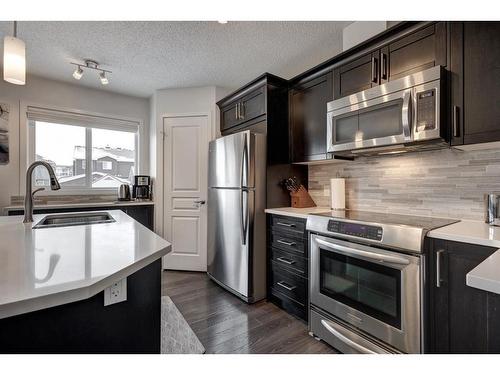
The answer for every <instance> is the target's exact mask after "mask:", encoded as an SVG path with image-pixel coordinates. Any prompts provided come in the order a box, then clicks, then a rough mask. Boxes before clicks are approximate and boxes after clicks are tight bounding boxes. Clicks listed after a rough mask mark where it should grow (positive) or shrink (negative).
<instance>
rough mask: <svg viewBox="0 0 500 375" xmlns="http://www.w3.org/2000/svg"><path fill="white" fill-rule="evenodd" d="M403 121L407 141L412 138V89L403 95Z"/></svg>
mask: <svg viewBox="0 0 500 375" xmlns="http://www.w3.org/2000/svg"><path fill="white" fill-rule="evenodd" d="M401 123H402V124H403V135H404V137H405V140H406V141H410V140H411V128H410V124H411V91H406V92H405V93H404V95H403V108H402V110H401Z"/></svg>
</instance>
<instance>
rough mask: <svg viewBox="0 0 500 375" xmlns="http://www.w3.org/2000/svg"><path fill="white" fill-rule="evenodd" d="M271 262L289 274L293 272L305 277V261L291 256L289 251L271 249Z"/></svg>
mask: <svg viewBox="0 0 500 375" xmlns="http://www.w3.org/2000/svg"><path fill="white" fill-rule="evenodd" d="M271 260H272V261H273V262H274V263H276V264H279V265H281V266H282V267H283V268H286V269H287V270H289V271H291V272H294V273H296V274H298V275H300V276H303V277H307V274H308V264H307V259H306V258H304V257H301V256H298V255H295V254H292V253H291V252H289V251H283V250H280V249H276V248H272V249H271Z"/></svg>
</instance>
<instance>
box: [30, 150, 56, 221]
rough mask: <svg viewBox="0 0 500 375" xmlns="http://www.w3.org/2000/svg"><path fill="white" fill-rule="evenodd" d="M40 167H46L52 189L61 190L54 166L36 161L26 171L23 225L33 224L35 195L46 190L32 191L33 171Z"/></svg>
mask: <svg viewBox="0 0 500 375" xmlns="http://www.w3.org/2000/svg"><path fill="white" fill-rule="evenodd" d="M39 165H42V166H44V167H45V168H46V169H47V171H48V172H49V178H50V189H51V190H59V189H60V188H61V185H59V181H57V177H56V174H55V173H54V169H52V166H51V165H50V164H49V163H47V162H45V161H40V160H38V161H35V162H34V163H32V164H31V165H30V166H29V167H28V170H27V171H26V195H25V196H24V220H23V223H32V222H33V197H34V195H35V193H37V192H38V191H41V190H45V188H38V189H36V190H35V191H33V192H32V191H31V189H32V182H31V178H32V174H33V170H34V169H35V168H36V167H38V166H39Z"/></svg>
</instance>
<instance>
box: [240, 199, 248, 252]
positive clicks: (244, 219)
mask: <svg viewBox="0 0 500 375" xmlns="http://www.w3.org/2000/svg"><path fill="white" fill-rule="evenodd" d="M240 205H241V217H240V228H241V243H242V244H243V245H246V243H247V229H248V191H247V190H241V193H240Z"/></svg>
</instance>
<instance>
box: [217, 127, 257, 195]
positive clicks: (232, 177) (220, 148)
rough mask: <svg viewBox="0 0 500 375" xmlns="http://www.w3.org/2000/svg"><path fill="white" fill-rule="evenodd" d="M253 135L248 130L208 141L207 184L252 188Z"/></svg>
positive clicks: (253, 182)
mask: <svg viewBox="0 0 500 375" xmlns="http://www.w3.org/2000/svg"><path fill="white" fill-rule="evenodd" d="M254 145H255V135H254V134H252V133H250V131H244V132H240V133H236V134H231V135H227V136H225V137H222V138H219V139H216V140H214V141H212V142H210V145H209V148H208V170H209V174H208V186H209V187H220V188H241V187H248V188H253V187H254V186H255V179H254V148H255V146H254Z"/></svg>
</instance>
